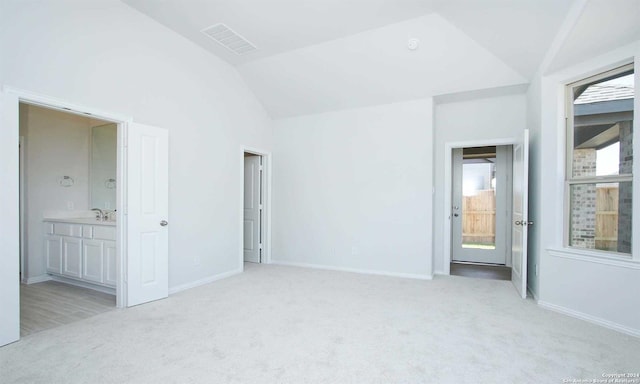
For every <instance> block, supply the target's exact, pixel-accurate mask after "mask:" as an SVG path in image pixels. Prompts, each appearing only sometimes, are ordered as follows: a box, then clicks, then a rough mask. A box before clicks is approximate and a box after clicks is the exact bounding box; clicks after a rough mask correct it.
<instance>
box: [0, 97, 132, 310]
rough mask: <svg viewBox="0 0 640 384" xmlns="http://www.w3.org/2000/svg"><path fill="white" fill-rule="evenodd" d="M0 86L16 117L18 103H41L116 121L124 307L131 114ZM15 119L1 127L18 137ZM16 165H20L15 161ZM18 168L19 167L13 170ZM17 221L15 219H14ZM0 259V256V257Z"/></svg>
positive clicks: (121, 302)
mask: <svg viewBox="0 0 640 384" xmlns="http://www.w3.org/2000/svg"><path fill="white" fill-rule="evenodd" d="M0 90H1V91H2V93H3V96H4V97H8V98H10V102H14V103H15V112H14V113H15V116H16V117H19V114H20V111H19V108H20V103H25V104H30V105H36V106H40V107H45V108H49V109H54V110H57V111H60V112H66V113H71V114H76V115H82V116H90V117H94V118H97V119H100V120H106V121H109V122H112V123H115V124H117V126H118V132H117V165H116V178H117V180H120V182H118V183H117V184H116V209H117V210H118V212H120V214H119V215H116V255H117V256H116V269H117V272H118V275H117V282H116V307H117V308H125V307H126V306H127V302H126V298H127V291H126V289H127V285H126V283H125V280H126V279H125V276H126V272H127V270H126V265H127V263H126V261H127V254H126V244H127V238H126V231H125V229H126V228H125V227H126V220H124V215H126V209H125V207H126V196H127V185H126V168H127V159H126V155H125V153H126V150H125V148H126V142H125V137H126V129H127V124H129V123H131V122H132V121H133V118H131V117H129V116H124V115H119V114H115V113H111V112H105V111H101V110H98V109H95V108H90V107H87V106H83V105H79V104H73V103H69V102H67V101H64V100H61V99H57V98H54V97H49V96H44V95H40V94H37V93H33V92H29V91H25V90H22V89H17V88H12V87H8V86H0ZM14 121H15V123H14V124H13V127H6V128H3V129H13V130H14V132H15V136H18V137H19V132H20V125H19V118H17V119H15V120H14ZM18 167H19V165H18ZM16 171H17V172H19V169H18V170H16ZM18 200H19V201H18V202H16V206H19V204H20V196H18ZM16 224H17V223H16ZM7 257H11V258H15V259H16V260H18V258H19V257H20V255H12V254H11V255H9V256H7ZM0 261H1V260H0Z"/></svg>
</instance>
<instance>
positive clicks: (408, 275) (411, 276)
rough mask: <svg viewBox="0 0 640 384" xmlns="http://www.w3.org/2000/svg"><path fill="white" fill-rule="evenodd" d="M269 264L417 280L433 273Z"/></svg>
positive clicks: (289, 263) (287, 263) (424, 278)
mask: <svg viewBox="0 0 640 384" xmlns="http://www.w3.org/2000/svg"><path fill="white" fill-rule="evenodd" d="M271 264H274V265H284V266H288V267H301V268H313V269H323V270H327V271H339V272H352V273H359V274H362V275H377V276H389V277H401V278H405V279H417V280H432V279H433V275H423V274H417V273H400V272H386V271H374V270H370V269H358V268H348V267H334V266H330V265H320V264H308V263H296V262H290V261H278V260H271Z"/></svg>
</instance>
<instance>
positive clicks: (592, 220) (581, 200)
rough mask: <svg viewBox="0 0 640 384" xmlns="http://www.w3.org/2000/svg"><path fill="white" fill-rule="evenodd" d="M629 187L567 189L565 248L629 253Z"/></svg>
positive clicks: (628, 184)
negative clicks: (567, 220)
mask: <svg viewBox="0 0 640 384" xmlns="http://www.w3.org/2000/svg"><path fill="white" fill-rule="evenodd" d="M631 196H632V183H631V182H620V183H591V184H574V185H571V190H570V197H571V218H570V234H569V236H570V237H569V245H571V246H573V247H579V248H587V249H599V250H603V251H614V252H621V253H629V254H630V253H631V222H632V220H631V219H632V209H631V208H632V200H631Z"/></svg>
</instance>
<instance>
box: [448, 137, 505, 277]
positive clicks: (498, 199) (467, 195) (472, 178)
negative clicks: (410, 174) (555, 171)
mask: <svg viewBox="0 0 640 384" xmlns="http://www.w3.org/2000/svg"><path fill="white" fill-rule="evenodd" d="M510 151H511V148H510V146H497V147H479V148H464V149H463V148H456V149H454V150H453V173H452V174H453V188H452V191H453V196H452V200H451V201H452V202H453V206H452V207H451V208H452V209H451V223H452V226H453V227H452V231H451V233H452V260H453V261H458V262H471V263H484V264H500V265H506V264H507V254H508V251H509V247H507V242H508V239H509V237H510V236H507V233H508V232H507V221H508V220H509V217H508V214H509V211H510V207H509V205H510V204H509V203H510V201H511V200H510V199H511V188H510V185H508V184H509V183H508V180H509V178H510V177H511V176H510V173H511V172H510V167H509V165H510V162H511V155H510Z"/></svg>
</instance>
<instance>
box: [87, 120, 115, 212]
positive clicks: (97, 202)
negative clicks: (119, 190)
mask: <svg viewBox="0 0 640 384" xmlns="http://www.w3.org/2000/svg"><path fill="white" fill-rule="evenodd" d="M117 129H118V126H117V125H116V124H105V125H99V126H97V127H92V128H91V159H90V168H89V197H90V200H91V208H100V209H110V210H113V209H116V183H117V180H116V154H117Z"/></svg>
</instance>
